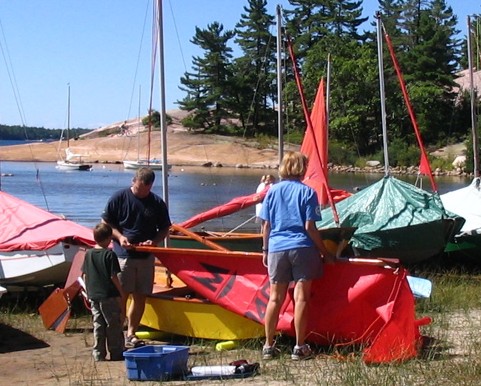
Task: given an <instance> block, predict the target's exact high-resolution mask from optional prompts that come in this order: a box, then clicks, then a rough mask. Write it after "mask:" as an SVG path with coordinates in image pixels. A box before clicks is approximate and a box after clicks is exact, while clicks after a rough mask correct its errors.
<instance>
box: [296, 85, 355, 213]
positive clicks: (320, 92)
mask: <svg viewBox="0 0 481 386" xmlns="http://www.w3.org/2000/svg"><path fill="white" fill-rule="evenodd" d="M310 116H311V123H312V130H309V128H307V129H306V132H305V134H304V140H303V141H302V146H301V152H302V153H303V154H305V155H307V156H308V158H309V166H308V168H307V173H306V176H305V178H304V181H303V182H304V183H305V184H306V185H309V186H310V187H311V188H313V189H314V190H315V191H316V193H317V197H318V200H319V203H320V204H321V205H322V206H327V205H328V204H329V200H328V196H327V191H326V187H327V186H328V182H327V181H326V178H325V177H324V176H327V161H328V150H327V149H328V133H327V113H326V98H325V96H324V79H321V82H320V84H319V87H318V89H317V94H316V99H315V101H314V106H313V108H312V111H311V115H310ZM329 190H330V191H331V195H332V199H333V201H334V202H335V203H337V202H339V201H341V200H343V199H344V198H346V197H349V196H350V195H351V193H349V192H346V191H344V190H338V189H332V188H329Z"/></svg>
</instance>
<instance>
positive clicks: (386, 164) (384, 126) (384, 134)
mask: <svg viewBox="0 0 481 386" xmlns="http://www.w3.org/2000/svg"><path fill="white" fill-rule="evenodd" d="M376 26H377V58H378V66H379V93H380V98H381V123H382V141H383V148H384V177H387V176H388V175H389V156H388V149H387V124H386V95H385V92H384V62H383V53H382V47H383V45H382V30H381V14H380V13H379V12H377V13H376Z"/></svg>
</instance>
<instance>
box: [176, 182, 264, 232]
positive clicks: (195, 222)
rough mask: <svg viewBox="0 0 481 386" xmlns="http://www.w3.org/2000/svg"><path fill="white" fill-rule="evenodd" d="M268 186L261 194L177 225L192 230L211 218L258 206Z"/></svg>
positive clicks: (236, 201) (243, 198)
mask: <svg viewBox="0 0 481 386" xmlns="http://www.w3.org/2000/svg"><path fill="white" fill-rule="evenodd" d="M269 188H270V186H267V187H266V188H265V189H264V190H263V191H262V192H260V193H254V194H249V195H248V196H241V197H236V198H234V199H232V200H231V201H229V202H228V203H226V204H223V205H219V206H216V207H215V208H212V209H209V210H208V211H206V212H202V213H199V214H197V215H195V216H193V217H191V218H189V219H188V220H186V221H184V222H182V223H180V224H179V225H180V226H181V227H183V228H192V227H195V226H196V225H198V224H201V223H203V222H205V221H208V220H212V219H213V218H218V217H222V216H227V215H229V214H232V213H235V212H238V211H239V210H241V209H245V208H248V207H250V206H253V205H256V204H259V203H261V202H262V200H264V197H265V196H266V194H267V191H268V190H269Z"/></svg>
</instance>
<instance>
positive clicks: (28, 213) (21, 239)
mask: <svg viewBox="0 0 481 386" xmlns="http://www.w3.org/2000/svg"><path fill="white" fill-rule="evenodd" d="M70 237H72V238H73V239H74V240H76V241H78V242H80V243H84V244H86V245H90V246H93V245H94V244H95V241H94V240H93V235H92V230H90V229H89V228H87V227H84V226H82V225H79V224H76V223H74V222H72V221H69V220H64V219H63V218H61V217H59V216H56V215H54V214H52V213H50V212H47V211H45V210H43V209H41V208H38V207H36V206H34V205H31V204H29V203H27V202H25V201H22V200H20V199H18V198H16V197H13V196H11V195H9V194H7V193H5V192H0V251H3V252H8V251H16V250H44V249H48V248H50V247H53V246H54V245H55V244H57V243H59V242H60V241H62V240H64V239H66V238H70Z"/></svg>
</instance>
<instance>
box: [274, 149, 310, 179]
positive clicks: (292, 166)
mask: <svg viewBox="0 0 481 386" xmlns="http://www.w3.org/2000/svg"><path fill="white" fill-rule="evenodd" d="M307 164H308V160H307V157H306V156H305V155H304V154H302V153H301V152H298V151H288V152H287V153H286V154H285V156H284V158H283V159H282V162H281V165H280V166H279V177H280V178H281V179H283V180H302V179H303V178H304V176H305V174H306V172H307Z"/></svg>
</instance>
